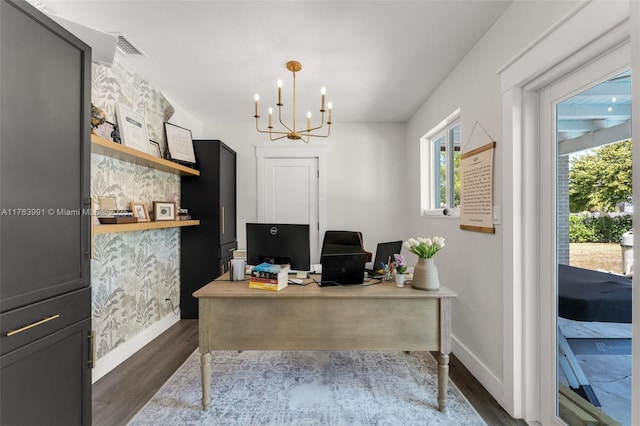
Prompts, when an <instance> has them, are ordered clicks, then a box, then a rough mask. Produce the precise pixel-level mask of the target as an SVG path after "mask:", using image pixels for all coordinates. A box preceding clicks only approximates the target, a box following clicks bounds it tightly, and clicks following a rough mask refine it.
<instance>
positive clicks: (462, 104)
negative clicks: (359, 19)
mask: <svg viewBox="0 0 640 426" xmlns="http://www.w3.org/2000/svg"><path fill="white" fill-rule="evenodd" d="M575 4H576V2H569V1H567V2H535V1H531V2H529V1H516V2H514V3H513V4H512V5H511V6H510V7H509V9H507V10H506V11H505V13H504V14H503V15H502V16H501V17H500V18H499V19H498V20H497V21H496V23H495V24H494V25H493V26H492V27H491V29H490V30H489V31H488V32H487V33H486V34H485V36H484V37H483V38H482V39H481V40H480V41H479V42H478V43H477V44H476V45H475V46H474V48H473V49H472V50H471V51H470V52H469V53H468V54H467V56H466V57H465V58H464V59H463V60H462V61H461V62H460V63H459V64H458V66H457V67H456V68H455V69H454V71H453V72H452V73H450V75H449V76H448V77H447V79H446V80H445V81H444V82H443V83H442V84H441V85H440V86H439V87H438V88H437V89H436V90H435V91H434V92H433V93H432V94H431V95H430V96H429V98H428V99H427V101H426V102H425V103H424V105H423V106H422V107H421V108H420V109H419V110H418V111H417V112H416V114H415V115H414V116H413V117H412V119H411V120H410V121H409V123H408V127H407V152H406V160H407V161H406V164H407V172H408V182H407V187H408V196H407V205H408V208H407V213H406V218H407V224H408V232H409V234H411V235H412V236H432V235H442V236H444V237H445V238H446V241H447V246H446V247H445V249H444V250H443V251H442V252H440V253H439V254H438V255H437V257H436V262H437V265H438V269H439V272H440V279H441V281H442V283H443V285H445V286H447V287H449V288H451V289H453V290H454V291H456V292H457V293H458V298H457V299H456V301H455V302H454V312H453V334H454V339H455V343H454V353H455V354H456V355H457V356H458V357H460V358H461V359H462V361H463V362H464V363H465V365H466V366H467V367H468V368H469V369H470V370H471V371H472V373H473V374H474V375H475V376H476V377H477V378H478V379H479V380H480V382H481V383H482V384H483V385H484V386H485V387H486V388H487V389H488V390H489V392H491V394H492V395H493V396H494V397H495V398H496V400H498V402H501V401H502V400H503V397H502V396H503V388H502V380H503V363H504V361H505V360H503V340H504V336H503V286H504V285H509V283H503V282H502V267H503V265H502V259H503V244H502V233H503V229H502V226H501V225H496V233H495V234H494V235H491V234H481V233H476V232H470V231H462V230H460V229H459V220H451V219H442V218H433V217H421V216H420V214H419V212H420V204H419V203H420V200H419V196H420V186H419V179H418V176H419V152H420V151H419V148H420V144H419V140H420V137H421V136H423V135H424V134H425V133H427V132H428V131H429V130H430V129H431V128H433V127H435V126H436V125H437V124H438V123H439V122H440V121H442V120H443V119H444V118H446V117H447V116H448V115H449V114H450V113H452V112H453V111H454V110H455V109H456V108H461V123H462V125H461V141H462V146H463V147H464V148H463V152H464V151H467V150H470V149H473V148H476V147H477V146H479V145H481V144H483V143H487V142H489V141H490V140H489V138H488V137H486V138H484V137H483V133H482V130H481V129H480V128H479V127H476V130H475V131H474V133H473V135H470V133H469V132H470V131H471V129H472V128H473V126H474V123H475V122H476V121H478V122H479V123H480V124H481V125H482V127H484V128H485V129H486V130H487V132H488V133H489V134H490V135H491V136H492V138H493V139H494V140H495V141H496V142H497V146H496V150H495V155H494V205H501V203H502V199H503V194H502V193H501V189H502V175H503V174H502V168H503V166H504V165H503V161H502V152H503V151H502V141H501V140H500V136H501V134H502V94H501V89H500V79H499V77H498V75H497V74H496V71H497V70H498V69H499V68H500V67H502V66H503V65H504V64H505V63H507V61H509V60H510V59H512V58H513V57H514V56H516V55H517V54H518V53H519V52H521V51H522V50H524V49H525V48H526V47H527V46H528V45H529V44H531V43H532V42H533V41H534V40H535V39H537V38H538V37H539V36H540V35H541V34H543V33H544V32H545V31H546V30H547V29H548V28H549V27H551V26H552V25H553V24H555V23H556V22H557V21H559V20H560V19H561V18H562V16H564V15H565V14H566V13H567V12H568V11H569V10H571V9H572V8H573V7H574V6H575ZM467 141H470V143H468V144H467ZM465 144H467V146H465Z"/></svg>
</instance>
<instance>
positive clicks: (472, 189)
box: [460, 142, 496, 234]
mask: <svg viewBox="0 0 640 426" xmlns="http://www.w3.org/2000/svg"><path fill="white" fill-rule="evenodd" d="M495 146H496V143H495V142H491V143H488V144H486V145H484V146H481V147H480V148H476V149H474V150H472V151H469V152H466V153H464V154H462V155H461V156H460V160H461V161H460V229H465V230H467V231H476V232H486V233H489V234H493V233H494V232H495V228H494V227H493V150H494V148H495Z"/></svg>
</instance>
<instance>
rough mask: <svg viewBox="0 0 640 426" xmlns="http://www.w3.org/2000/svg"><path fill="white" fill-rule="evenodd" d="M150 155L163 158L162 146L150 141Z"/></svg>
mask: <svg viewBox="0 0 640 426" xmlns="http://www.w3.org/2000/svg"><path fill="white" fill-rule="evenodd" d="M149 154H151V155H153V156H154V157H158V158H162V150H161V149H160V144H159V143H158V142H155V141H149Z"/></svg>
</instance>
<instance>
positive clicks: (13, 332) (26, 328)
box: [7, 314, 60, 337]
mask: <svg viewBox="0 0 640 426" xmlns="http://www.w3.org/2000/svg"><path fill="white" fill-rule="evenodd" d="M56 318H60V314H56V315H51V316H50V317H46V318H43V319H41V320H40V321H36V322H34V323H32V324H29V325H25V326H24V327H20V328H18V329H17V330H10V331H7V337H11V336H13V335H14V334H18V333H22V332H23V331H27V330H29V329H31V328H33V327H37V326H39V325H42V324H44V323H47V322H49V321H52V320H54V319H56Z"/></svg>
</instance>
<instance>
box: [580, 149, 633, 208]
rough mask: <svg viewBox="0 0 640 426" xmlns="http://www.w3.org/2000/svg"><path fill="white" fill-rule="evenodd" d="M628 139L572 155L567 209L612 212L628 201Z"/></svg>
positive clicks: (629, 185)
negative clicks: (585, 152) (617, 205)
mask: <svg viewBox="0 0 640 426" xmlns="http://www.w3.org/2000/svg"><path fill="white" fill-rule="evenodd" d="M631 166H632V158H631V141H630V140H627V141H623V142H618V143H614V144H610V145H605V146H603V147H601V148H597V149H594V150H592V151H589V152H588V153H587V154H583V155H580V156H577V157H574V158H572V159H571V165H570V171H569V199H570V202H569V209H570V211H571V212H572V213H580V212H586V211H590V212H594V211H599V212H612V211H614V210H615V208H616V204H618V203H621V202H629V201H631V196H632V186H631V185H632V176H631V172H632V167H631Z"/></svg>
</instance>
